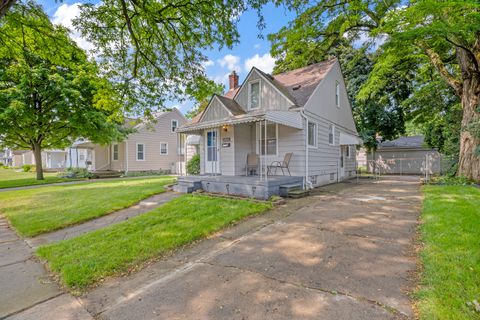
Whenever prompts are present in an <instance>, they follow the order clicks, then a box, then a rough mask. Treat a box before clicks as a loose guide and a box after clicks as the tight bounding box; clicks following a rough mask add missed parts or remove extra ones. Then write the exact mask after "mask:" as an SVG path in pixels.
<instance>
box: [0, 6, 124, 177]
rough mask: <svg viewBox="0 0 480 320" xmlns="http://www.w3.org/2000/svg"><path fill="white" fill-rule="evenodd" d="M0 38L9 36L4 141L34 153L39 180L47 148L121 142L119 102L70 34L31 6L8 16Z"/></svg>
mask: <svg viewBox="0 0 480 320" xmlns="http://www.w3.org/2000/svg"><path fill="white" fill-rule="evenodd" d="M19 21H21V23H19ZM0 33H2V34H4V35H8V37H4V38H3V39H8V46H2V47H1V48H0V128H2V130H1V131H0V141H1V143H2V144H3V145H5V146H7V147H11V148H14V149H30V150H33V151H34V154H35V158H36V164H37V178H39V179H41V178H42V163H41V156H40V154H41V150H42V149H44V148H64V147H66V146H68V145H70V144H71V143H72V142H73V141H74V140H75V139H77V138H79V137H84V138H88V139H90V140H92V141H93V142H98V143H108V142H110V141H111V140H115V139H119V138H121V137H122V132H121V130H120V126H119V125H118V124H119V123H120V121H121V120H122V108H121V106H122V105H121V103H120V98H119V97H118V96H117V95H116V93H115V91H114V90H113V87H112V85H111V84H110V83H109V81H107V80H106V79H105V78H103V77H101V76H100V75H99V71H98V68H97V66H96V64H95V63H93V62H90V61H88V59H87V56H86V54H85V52H83V51H82V50H81V49H79V48H78V47H77V46H76V44H75V42H74V41H73V40H71V39H70V38H69V36H68V31H67V30H66V29H64V28H62V27H59V26H54V25H52V24H51V22H50V21H49V19H48V17H47V16H46V14H45V13H43V11H42V10H41V9H40V8H39V7H38V6H36V5H35V4H33V3H31V2H30V3H26V4H24V5H21V6H19V5H17V6H15V7H14V8H13V9H12V10H11V11H10V12H9V13H8V14H7V15H6V17H5V19H4V20H2V21H1V22H0ZM44 46H47V47H48V48H45V47H44Z"/></svg>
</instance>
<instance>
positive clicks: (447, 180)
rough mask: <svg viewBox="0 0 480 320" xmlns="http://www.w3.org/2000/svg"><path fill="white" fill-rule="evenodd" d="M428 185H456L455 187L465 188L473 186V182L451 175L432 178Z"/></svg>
mask: <svg viewBox="0 0 480 320" xmlns="http://www.w3.org/2000/svg"><path fill="white" fill-rule="evenodd" d="M429 183H430V184H443V185H457V186H467V185H471V184H473V182H472V181H471V180H470V179H468V178H467V177H462V176H460V177H456V176H452V175H445V176H440V177H435V178H432V179H431V181H430V182H429Z"/></svg>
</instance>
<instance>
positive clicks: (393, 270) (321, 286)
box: [80, 177, 421, 320]
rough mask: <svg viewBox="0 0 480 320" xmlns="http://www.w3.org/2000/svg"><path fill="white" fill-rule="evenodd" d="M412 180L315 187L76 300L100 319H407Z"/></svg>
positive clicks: (416, 205)
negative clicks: (310, 191)
mask: <svg viewBox="0 0 480 320" xmlns="http://www.w3.org/2000/svg"><path fill="white" fill-rule="evenodd" d="M420 204H421V197H420V191H419V183H418V177H387V178H382V179H381V180H379V181H375V180H366V179H363V180H360V183H358V184H357V183H356V181H355V180H352V181H351V182H349V183H342V184H337V185H332V186H329V187H324V188H320V189H318V190H317V191H315V193H314V194H313V195H312V196H311V197H308V198H304V199H299V200H293V201H290V202H289V203H288V204H287V205H285V206H282V207H280V208H277V209H275V210H273V211H272V212H270V213H268V214H266V215H263V216H261V217H256V218H253V219H250V220H248V221H246V222H244V223H241V224H239V225H238V226H236V227H234V228H231V229H229V230H227V231H226V232H223V233H220V234H218V235H215V236H213V237H212V238H210V239H208V240H205V241H202V242H200V243H198V244H196V245H193V246H191V247H190V248H188V249H186V250H184V251H181V252H177V253H175V254H173V255H172V256H171V257H169V258H167V259H164V260H162V261H159V262H157V263H154V264H152V265H150V266H149V267H147V268H145V269H144V270H142V271H141V272H139V273H136V274H134V275H131V276H129V277H124V278H118V279H113V280H109V281H106V282H105V283H104V284H102V286H100V287H98V288H96V289H94V290H93V291H91V292H90V293H88V294H87V295H85V296H83V297H81V298H80V302H81V304H82V305H83V307H84V308H85V309H86V310H88V312H89V313H90V315H92V316H93V317H96V318H99V319H335V320H337V319H368V320H372V319H406V318H412V317H413V311H412V307H411V301H410V300H409V297H408V292H410V291H411V290H412V287H413V283H412V280H411V274H412V272H414V271H415V268H416V263H415V256H414V251H413V239H414V237H415V232H416V224H417V218H418V215H419V210H420Z"/></svg>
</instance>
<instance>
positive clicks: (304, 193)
mask: <svg viewBox="0 0 480 320" xmlns="http://www.w3.org/2000/svg"><path fill="white" fill-rule="evenodd" d="M308 195H310V190H300V189H298V190H292V191H290V192H289V193H288V194H287V196H288V197H289V198H303V197H306V196H308Z"/></svg>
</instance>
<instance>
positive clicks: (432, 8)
mask: <svg viewBox="0 0 480 320" xmlns="http://www.w3.org/2000/svg"><path fill="white" fill-rule="evenodd" d="M288 3H289V4H290V5H291V7H292V8H294V9H297V10H299V11H300V14H299V15H298V17H297V18H296V19H295V20H294V22H293V23H291V24H290V25H289V26H288V27H286V28H284V29H282V30H280V32H279V33H277V34H276V35H275V36H272V41H273V53H276V55H277V56H281V60H280V63H281V64H282V65H283V68H290V67H291V66H295V65H298V64H302V63H308V62H309V61H310V60H311V55H312V54H315V53H317V52H321V53H325V52H328V50H329V49H330V48H332V47H334V46H335V45H336V44H337V43H338V42H339V41H341V40H342V39H346V38H347V39H349V40H350V41H352V42H353V41H354V40H355V39H358V38H367V39H370V40H371V43H372V44H373V46H372V48H375V47H377V46H378V56H377V58H376V59H375V64H374V67H373V70H372V72H371V73H370V75H369V79H368V81H367V82H366V83H365V84H364V86H363V88H362V90H361V91H360V92H359V98H361V99H369V98H370V95H371V93H372V92H376V91H378V90H379V89H380V88H381V87H382V86H383V85H385V83H386V82H388V81H389V80H390V79H388V78H384V77H383V76H384V75H385V74H388V73H389V72H391V71H392V70H404V71H406V70H408V68H411V67H412V64H411V62H412V61H414V62H415V64H414V66H415V68H416V69H421V68H432V69H434V70H435V72H436V73H437V74H438V75H440V77H441V79H442V81H444V82H445V83H446V84H447V85H448V86H449V87H450V88H451V89H452V90H453V91H454V93H455V95H456V96H457V97H458V98H459V99H460V102H461V106H462V122H461V134H460V135H461V136H460V151H459V165H458V175H462V176H466V177H467V178H470V179H472V180H476V181H480V158H479V156H480V147H479V146H480V129H479V127H480V110H479V107H478V105H479V102H480V69H479V60H480V3H478V1H475V0H466V1H454V0H450V1H437V0H416V1H413V0H412V1H403V0H388V1H375V0H351V1H337V0H325V1H321V2H318V3H313V4H312V3H311V2H308V1H289V2H288ZM302 35H304V36H305V37H304V38H305V40H302V39H303V38H302ZM295 40H296V41H297V42H295ZM405 61H406V62H408V63H406V64H403V62H405ZM412 81H414V80H413V79H412ZM414 85H415V84H414ZM414 89H415V90H416V88H414Z"/></svg>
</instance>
